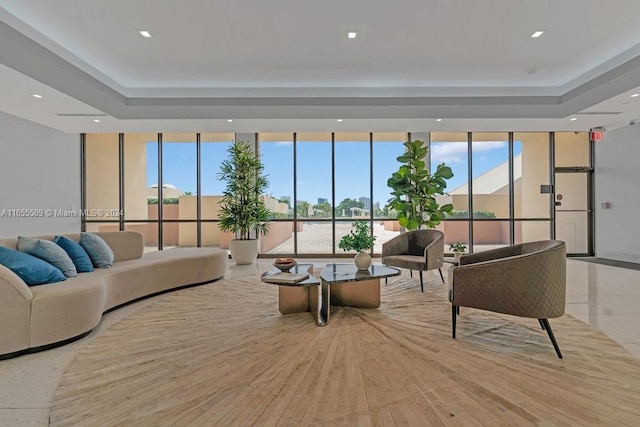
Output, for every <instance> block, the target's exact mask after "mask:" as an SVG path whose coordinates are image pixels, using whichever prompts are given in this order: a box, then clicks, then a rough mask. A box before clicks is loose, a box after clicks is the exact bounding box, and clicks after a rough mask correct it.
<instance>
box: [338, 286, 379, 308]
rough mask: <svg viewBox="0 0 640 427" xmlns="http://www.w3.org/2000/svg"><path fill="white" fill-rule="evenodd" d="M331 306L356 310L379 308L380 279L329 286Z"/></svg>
mask: <svg viewBox="0 0 640 427" xmlns="http://www.w3.org/2000/svg"><path fill="white" fill-rule="evenodd" d="M331 305H337V306H343V307H358V308H378V307H380V279H371V280H360V281H358V282H349V283H338V284H335V285H331Z"/></svg>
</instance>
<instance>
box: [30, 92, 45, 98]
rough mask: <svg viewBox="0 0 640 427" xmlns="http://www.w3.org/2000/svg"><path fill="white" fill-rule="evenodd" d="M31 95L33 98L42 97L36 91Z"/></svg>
mask: <svg viewBox="0 0 640 427" xmlns="http://www.w3.org/2000/svg"><path fill="white" fill-rule="evenodd" d="M31 96H33V97H34V98H38V99H41V98H42V95H38V94H37V93H32V94H31Z"/></svg>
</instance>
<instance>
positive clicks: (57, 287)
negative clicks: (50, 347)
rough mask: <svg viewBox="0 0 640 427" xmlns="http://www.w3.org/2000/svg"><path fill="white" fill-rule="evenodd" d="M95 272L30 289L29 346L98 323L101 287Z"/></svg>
mask: <svg viewBox="0 0 640 427" xmlns="http://www.w3.org/2000/svg"><path fill="white" fill-rule="evenodd" d="M98 276H99V274H96V273H84V274H79V275H78V277H72V278H69V279H67V280H66V281H64V282H60V283H56V284H54V285H47V286H35V287H33V288H31V291H32V292H33V299H32V300H31V318H30V322H29V331H30V332H29V334H30V338H29V346H30V347H38V346H42V345H47V344H52V343H55V342H58V341H63V340H66V339H69V338H72V337H75V336H78V335H81V334H83V333H85V332H87V331H90V330H91V329H93V328H95V327H96V326H97V325H98V323H100V318H101V317H102V312H103V306H104V301H105V289H104V285H103V283H102V280H100V278H99V277H98Z"/></svg>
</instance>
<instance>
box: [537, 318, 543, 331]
mask: <svg viewBox="0 0 640 427" xmlns="http://www.w3.org/2000/svg"><path fill="white" fill-rule="evenodd" d="M538 323H540V327H541V328H542V330H543V331H544V323H542V319H538Z"/></svg>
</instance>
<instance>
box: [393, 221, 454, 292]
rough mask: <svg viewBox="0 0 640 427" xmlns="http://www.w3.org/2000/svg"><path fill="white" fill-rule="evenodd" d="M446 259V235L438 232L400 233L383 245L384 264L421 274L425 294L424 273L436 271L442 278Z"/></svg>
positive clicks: (428, 230)
mask: <svg viewBox="0 0 640 427" xmlns="http://www.w3.org/2000/svg"><path fill="white" fill-rule="evenodd" d="M443 258H444V234H443V233H442V232H441V231H438V230H431V229H424V230H413V231H407V232H405V233H400V234H399V235H398V236H396V237H394V238H392V239H391V240H389V241H387V242H385V243H383V244H382V264H384V265H388V266H392V267H398V268H408V269H409V270H410V271H411V272H412V275H413V270H417V271H419V272H420V290H421V291H422V292H424V285H423V282H422V272H423V271H428V270H435V269H436V268H437V269H438V271H439V272H440V278H441V279H442V282H443V283H444V277H443V276H442V264H443V262H442V261H443Z"/></svg>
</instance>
